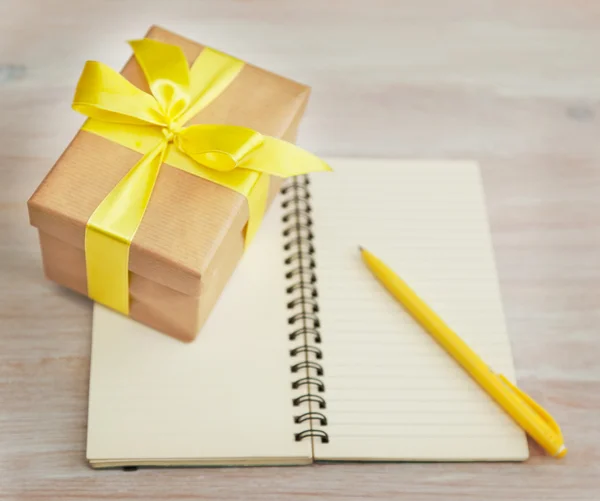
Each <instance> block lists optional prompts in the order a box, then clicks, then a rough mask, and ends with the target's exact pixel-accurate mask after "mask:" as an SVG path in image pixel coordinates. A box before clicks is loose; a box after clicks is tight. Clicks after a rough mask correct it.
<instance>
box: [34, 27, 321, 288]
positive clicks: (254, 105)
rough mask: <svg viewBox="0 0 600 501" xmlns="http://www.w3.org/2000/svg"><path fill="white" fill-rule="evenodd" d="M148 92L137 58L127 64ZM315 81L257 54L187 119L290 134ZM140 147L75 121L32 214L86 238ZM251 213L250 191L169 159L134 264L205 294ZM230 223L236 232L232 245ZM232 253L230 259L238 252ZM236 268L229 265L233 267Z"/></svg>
mask: <svg viewBox="0 0 600 501" xmlns="http://www.w3.org/2000/svg"><path fill="white" fill-rule="evenodd" d="M146 38H151V39H155V40H159V41H162V42H166V43H170V44H174V45H178V46H180V47H181V48H182V50H183V52H184V54H185V56H186V58H187V60H188V62H189V63H190V64H191V63H192V62H193V61H194V60H195V58H196V57H197V56H198V54H200V52H201V51H202V49H203V46H202V45H200V44H197V43H195V42H192V41H190V40H187V39H185V38H182V37H180V36H178V35H175V34H173V33H170V32H168V31H166V30H164V29H162V28H159V27H152V28H151V29H150V30H149V31H148V33H147V35H146ZM121 73H122V74H123V75H124V76H125V77H126V78H127V79H128V80H129V81H130V82H132V83H133V84H134V85H136V86H137V87H139V88H141V89H142V90H145V91H146V92H149V89H148V86H147V83H146V80H145V78H144V76H143V73H142V70H141V68H140V67H139V65H138V63H137V61H136V60H135V58H133V57H132V58H130V60H129V61H128V62H127V64H126V65H125V67H124V69H123V71H122V72H121ZM309 91H310V89H309V87H307V86H305V85H302V84H299V83H296V82H293V81H291V80H288V79H286V78H283V77H281V76H278V75H275V74H273V73H270V72H268V71H265V70H262V69H259V68H257V67H255V66H253V65H251V64H245V65H244V67H243V69H242V71H241V72H240V74H239V75H238V76H237V78H236V79H235V80H234V81H233V82H232V83H231V84H230V85H229V87H227V89H225V91H224V92H223V93H222V94H221V95H220V96H219V97H218V98H217V99H215V100H214V101H213V102H212V103H211V104H210V105H208V106H207V107H206V108H205V109H203V110H202V111H201V112H200V113H199V114H198V115H196V116H195V117H194V118H193V119H192V120H190V122H188V124H199V123H211V124H229V125H239V126H245V127H250V128H252V129H255V130H257V131H259V132H261V133H262V134H264V135H269V136H274V137H280V138H284V139H287V140H294V139H295V137H293V136H294V134H295V129H296V126H297V124H298V122H299V120H300V118H301V116H302V114H303V112H304V108H305V105H306V102H307V100H308V94H309ZM141 157H142V155H141V154H139V153H137V152H135V151H132V150H130V149H128V148H126V147H124V146H121V145H119V144H117V143H113V142H111V141H109V140H108V139H105V138H103V137H100V136H97V135H95V134H93V133H90V132H87V131H79V132H78V133H77V135H76V136H75V138H74V139H73V140H72V142H71V144H70V145H69V146H68V147H67V149H66V150H65V152H64V153H63V155H62V156H61V157H60V158H59V159H58V161H57V162H56V164H55V165H54V167H53V168H52V170H51V171H50V173H49V174H48V175H47V176H46V178H45V179H44V180H43V182H42V183H41V185H40V186H39V188H38V189H37V190H36V192H35V193H34V194H33V195H32V197H31V198H30V200H29V202H28V207H29V216H30V222H31V224H32V225H33V226H36V227H37V228H38V229H40V230H41V231H44V232H46V233H48V234H51V235H53V236H54V237H56V238H58V239H60V240H62V241H64V242H66V243H68V244H70V245H73V246H75V247H77V248H80V249H83V248H84V241H85V226H86V223H87V221H88V219H89V218H90V216H91V214H92V213H93V211H94V210H95V209H96V207H97V206H98V205H99V204H100V202H101V201H102V200H103V199H104V197H105V196H106V195H107V194H108V193H109V192H110V191H111V190H112V188H114V186H115V185H116V184H117V183H118V181H119V180H120V179H121V178H122V177H123V176H124V175H125V174H126V173H127V172H128V171H129V170H130V169H131V167H133V166H134V165H135V164H136V163H137V162H138V161H139V160H140V158H141ZM247 221H248V204H247V201H246V199H245V197H244V196H243V195H241V194H239V193H237V192H235V191H233V190H230V189H228V188H226V187H223V186H220V185H217V184H215V183H212V182H211V181H207V180H205V179H202V178H200V177H197V176H193V175H191V174H189V173H187V172H184V171H181V170H179V169H177V168H175V167H171V166H169V165H166V164H163V165H162V167H161V170H160V173H159V176H158V179H157V182H156V185H155V188H154V191H153V193H152V197H151V200H150V203H149V205H148V208H147V210H146V213H145V215H144V218H143V220H142V223H141V225H140V227H139V229H138V231H137V233H136V234H135V237H134V239H133V242H132V244H131V250H130V259H129V270H130V272H132V273H135V274H137V275H140V276H143V277H145V278H148V279H150V280H152V281H155V282H158V283H160V284H162V285H165V286H167V287H170V288H172V289H175V290H177V291H180V292H182V293H184V294H188V295H195V296H199V295H200V294H201V289H202V287H203V284H206V282H207V279H208V278H209V277H208V276H207V274H208V275H210V274H212V273H218V266H215V260H216V257H217V256H219V255H220V254H222V253H227V254H229V255H228V256H220V257H219V259H218V261H221V260H222V261H223V262H226V263H231V262H236V261H237V259H236V256H231V253H234V254H236V255H238V256H237V258H239V257H241V255H242V252H243V245H244V240H243V230H244V227H245V225H246V223H247ZM229 232H236V233H237V234H239V239H234V240H235V241H236V244H235V245H232V244H231V240H232V239H229V240H228V245H227V248H223V249H221V248H220V247H221V245H222V243H223V242H224V240H225V237H226V236H227V235H228V234H229ZM232 258H233V259H232ZM227 271H228V272H230V271H231V270H227Z"/></svg>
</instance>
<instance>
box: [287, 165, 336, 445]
mask: <svg viewBox="0 0 600 501" xmlns="http://www.w3.org/2000/svg"><path fill="white" fill-rule="evenodd" d="M281 193H282V195H283V202H282V204H281V206H282V207H283V209H284V215H283V217H282V221H283V223H284V229H283V236H284V238H285V244H284V250H285V251H286V253H287V257H286V258H285V265H286V267H287V269H286V275H285V278H286V279H287V280H288V283H289V285H288V287H287V289H286V293H287V294H288V296H289V298H288V303H287V307H288V309H289V310H290V313H289V317H288V323H289V324H290V326H293V330H292V331H291V332H290V334H289V339H290V341H291V342H292V343H294V345H293V347H292V348H291V349H290V357H292V358H293V359H294V363H293V364H292V366H291V367H290V370H291V372H292V373H293V374H297V375H298V378H297V379H294V380H293V381H292V388H293V389H294V390H302V391H303V392H302V393H301V394H300V395H298V396H297V397H295V398H294V399H293V405H294V407H298V408H299V409H301V410H303V411H304V412H302V413H300V414H297V415H295V416H294V417H293V418H294V422H295V423H296V424H300V423H307V424H308V425H309V426H310V427H309V428H307V429H304V430H301V431H299V432H298V433H296V434H295V439H296V441H301V440H304V439H305V438H311V439H312V438H313V437H318V438H320V439H321V442H323V443H327V442H329V435H328V434H327V432H326V431H325V430H322V429H320V428H321V427H325V426H327V417H326V416H325V415H324V414H323V413H322V412H321V411H322V410H323V409H326V407H327V403H326V401H325V397H324V396H323V393H325V383H324V381H323V379H322V376H323V375H324V373H325V370H324V368H323V365H322V364H321V363H320V362H319V361H320V360H322V358H323V352H322V350H321V348H319V346H318V345H319V344H320V343H321V333H320V331H319V329H320V326H321V324H320V321H319V317H318V312H319V305H318V300H317V298H318V294H317V287H316V283H317V276H316V274H315V268H316V266H317V265H316V261H315V246H314V244H313V239H314V234H313V230H312V226H313V222H312V218H311V212H312V210H311V207H310V191H309V180H308V177H307V176H298V177H295V178H293V179H292V180H290V181H289V182H288V183H287V184H286V185H285V186H284V187H283V189H282V190H281ZM316 427H318V428H316Z"/></svg>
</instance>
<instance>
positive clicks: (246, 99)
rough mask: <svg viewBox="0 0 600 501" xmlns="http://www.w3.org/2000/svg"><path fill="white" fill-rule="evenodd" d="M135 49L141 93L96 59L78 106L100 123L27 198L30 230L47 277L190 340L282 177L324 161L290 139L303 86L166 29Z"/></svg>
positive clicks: (81, 135)
mask: <svg viewBox="0 0 600 501" xmlns="http://www.w3.org/2000/svg"><path fill="white" fill-rule="evenodd" d="M174 46H175V47H179V48H180V49H181V51H182V52H183V55H184V56H185V64H187V65H188V70H189V82H188V80H187V77H186V76H185V72H187V71H188V70H186V69H184V68H182V67H181V64H182V63H181V61H179V59H181V58H179V59H178V53H179V52H181V51H179V49H176V50H175V49H174ZM132 47H133V48H134V53H135V57H134V56H132V57H131V59H130V60H129V61H128V62H127V64H126V65H125V67H124V68H123V70H122V72H121V75H122V76H123V77H125V79H126V80H127V81H128V82H130V83H131V84H133V86H135V88H134V87H133V86H131V85H130V84H128V83H127V82H124V81H123V82H122V81H121V80H123V79H120V77H119V78H117V77H118V74H117V73H116V72H114V74H113V73H111V71H109V69H108V68H107V67H104V66H103V65H101V64H100V63H90V64H88V65H86V67H85V69H84V73H83V74H82V78H81V80H80V82H79V85H78V88H77V91H76V96H75V101H74V108H75V109H76V110H78V111H81V112H83V113H84V114H86V115H87V116H89V117H91V118H90V119H89V120H88V121H87V122H86V124H85V125H84V127H83V128H82V130H80V131H79V132H78V133H77V134H76V136H75V138H74V139H73V140H72V142H71V143H70V145H69V146H68V147H67V149H66V150H65V151H64V153H63V155H62V156H61V157H60V159H59V160H58V161H57V162H56V164H55V165H54V167H53V168H52V169H51V171H50V173H49V174H48V175H47V176H46V178H45V179H44V180H43V181H42V183H41V185H40V186H39V187H38V189H37V190H36V192H35V193H34V194H33V195H32V197H31V199H30V200H29V202H28V208H29V216H30V222H31V224H32V225H33V226H34V227H36V228H37V229H38V231H39V238H40V246H41V250H42V258H43V266H44V272H45V274H46V276H47V277H48V278H49V279H51V280H53V281H55V282H57V283H58V284H61V285H63V286H65V287H68V288H69V289H73V290H75V291H77V292H79V293H81V294H85V295H88V296H89V297H91V298H92V299H94V300H96V301H98V302H101V303H104V304H106V305H107V306H109V307H111V308H113V309H117V310H119V311H121V312H122V313H124V314H126V315H129V316H130V317H131V318H133V319H135V320H137V321H139V322H141V323H144V324H146V325H149V326H150V327H153V328H154V329H157V330H159V331H161V332H163V333H166V334H168V335H171V336H173V337H176V338H178V339H180V340H183V341H190V340H193V339H194V338H195V337H196V335H197V333H198V332H199V331H200V329H201V326H202V324H203V323H204V322H205V320H206V319H207V317H208V316H209V314H210V311H211V310H212V308H213V306H214V305H215V303H216V301H217V299H218V297H219V295H220V293H221V292H222V290H223V288H224V286H225V285H226V283H227V281H228V279H229V277H230V276H231V274H232V272H233V271H234V269H235V267H236V265H237V263H238V261H239V260H240V258H241V257H242V255H243V252H244V249H245V247H246V246H247V245H248V244H249V239H250V235H249V232H251V233H252V234H254V233H255V231H256V228H257V227H258V225H259V224H260V219H261V218H262V214H264V211H266V210H267V209H268V207H269V205H270V204H271V202H272V201H273V198H274V196H275V194H276V193H277V192H278V190H279V188H280V185H281V181H282V177H281V176H280V174H281V173H279V172H278V171H277V169H279V168H281V167H280V166H282V165H285V166H287V165H291V166H292V167H291V169H290V170H289V171H286V172H284V174H285V175H288V174H289V175H297V174H298V173H300V171H301V170H302V166H301V165H303V164H305V165H309V164H311V163H312V170H326V168H327V167H326V166H325V165H324V164H321V165H320V166H319V162H318V161H316V160H315V159H316V157H314V158H313V157H310V156H306V155H309V154H308V153H307V152H301V151H300V150H295V149H294V148H296V147H295V146H293V145H291V143H293V142H294V141H295V138H296V132H297V128H298V124H299V122H300V120H301V118H302V115H303V113H304V109H305V106H306V103H307V99H308V96H309V88H308V87H307V86H305V85H302V84H299V83H296V82H294V81H291V80H289V79H286V78H283V77H281V76H278V75H275V74H273V73H270V72H268V71H265V70H262V69H259V68H257V67H255V66H253V65H251V64H248V63H243V62H240V61H239V60H236V59H235V58H232V57H231V56H227V55H225V54H223V53H219V52H217V51H214V50H211V49H207V48H204V47H203V46H202V45H200V44H198V43H195V42H192V41H190V40H187V39H185V38H182V37H180V36H178V35H175V34H173V33H171V32H168V31H166V30H164V29H161V28H158V27H153V28H151V29H150V30H149V31H148V33H147V34H146V36H145V39H144V40H143V41H142V43H140V42H139V41H138V42H136V43H132ZM174 50H175V52H173V51H174ZM177 51H179V52H177ZM175 56H177V57H175ZM163 73H164V74H163ZM165 74H167V75H169V78H165V77H164V75H165ZM182 75H183V76H182ZM194 78H195V79H196V81H194ZM198 79H200V80H201V82H200V83H198V82H197V80H198ZM165 81H167V84H165ZM181 89H183V91H181ZM198 89H200V90H198ZM140 90H141V91H144V95H139V94H140ZM180 91H181V92H180ZM178 93H179V94H178ZM151 94H154V96H155V97H156V99H157V101H158V103H159V104H158V105H156V103H155V101H150V100H149V99H150V97H148V96H151ZM183 94H185V96H186V97H185V98H181V95H183ZM187 96H191V97H190V98H188V97H187ZM136 99H137V100H138V101H139V106H137V108H135V110H134V111H130V108H131V106H132V104H131V103H133V102H134V100H136ZM198 100H200V101H201V100H204V101H203V103H204V104H202V103H200V105H199V103H198ZM138 101H136V102H138ZM192 106H196V108H197V109H198V111H197V112H194V113H191V114H190V113H189V112H190V109H189V108H190V107H192ZM184 108H185V109H184ZM186 110H187V111H186ZM192 111H193V110H192ZM186 113H188V118H189V119H188V118H186V119H185V120H184V121H183V122H182V120H183V119H184V118H185V117H186ZM159 115H160V116H159ZM163 115H164V116H163ZM165 116H167V118H164V117H165ZM168 117H172V118H173V120H171V118H168ZM177 120H179V123H176V122H177ZM198 124H211V125H210V126H203V127H204V128H201V127H200V126H198V127H196V128H194V127H195V126H196V125H198ZM189 126H194V127H189ZM210 127H212V128H210ZM196 129H198V130H196ZM163 136H164V137H163ZM276 138H280V139H283V140H285V142H284V141H278V140H277V139H276ZM205 143H206V144H205ZM277 148H283V149H280V150H278V149H277ZM261 155H262V156H261ZM294 155H296V156H294ZM302 155H305V156H304V157H303V156H302ZM288 160H289V161H288ZM294 165H295V166H296V168H294ZM144 169H145V171H144V172H146V173H144V174H143V176H145V177H143V176H142V174H139V173H140V172H142V170H144ZM253 169H257V170H256V171H254V170H253ZM308 170H311V167H308ZM148 172H150V174H148ZM285 175H284V176H283V177H285ZM136 176H142V177H143V179H141V180H140V179H137V178H136ZM236 176H237V177H236ZM124 183H125V184H124ZM144 183H146V185H147V186H146V185H145V184H144ZM150 185H151V186H150ZM140 194H143V195H140ZM144 197H145V198H144ZM142 198H144V200H141V199H142ZM119 205H121V207H120V208H119ZM115 211H116V212H115ZM119 211H120V212H119ZM115 214H117V215H116V216H115ZM136 217H137V219H138V220H139V221H137V222H133V221H132V222H131V225H133V226H131V225H130V226H131V228H134V227H135V228H134V229H132V230H131V229H130V230H126V231H125V230H123V232H124V233H127V232H128V231H129V234H130V237H126V236H122V234H121V229H120V225H121V221H122V220H124V221H127V219H128V218H130V219H131V218H134V219H135V218H136ZM99 221H102V223H100V222H99ZM115 221H116V222H115ZM128 224H129V223H128ZM103 225H104V226H110V227H112V228H113V229H112V230H111V231H105V230H104V227H103ZM111 225H112V226H111ZM115 228H116V229H115ZM111 232H112V233H111ZM128 240H129V241H128ZM124 289H125V292H124V291H123V290H124ZM123 294H125V295H126V299H125V300H124V299H123V297H122V296H123ZM119 296H121V299H120V300H119V299H118V297H119ZM113 303H114V304H113Z"/></svg>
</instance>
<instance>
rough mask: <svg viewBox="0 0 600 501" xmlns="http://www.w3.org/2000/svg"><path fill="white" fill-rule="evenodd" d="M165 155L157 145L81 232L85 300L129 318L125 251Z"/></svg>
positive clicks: (148, 199)
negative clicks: (90, 300) (83, 255)
mask: <svg viewBox="0 0 600 501" xmlns="http://www.w3.org/2000/svg"><path fill="white" fill-rule="evenodd" d="M166 151H167V143H166V142H160V143H159V144H157V145H156V146H155V147H154V148H153V149H152V150H151V151H149V152H148V153H147V154H146V155H144V156H143V157H142V159H141V160H140V161H139V162H138V163H137V164H136V165H135V166H134V167H133V168H132V169H131V170H130V171H129V172H128V173H127V174H126V175H125V176H124V177H123V179H121V181H119V183H118V184H117V186H115V188H114V189H113V190H112V191H111V192H110V193H109V194H108V195H107V196H106V198H104V200H103V201H102V202H101V203H100V205H99V206H98V207H97V208H96V210H95V211H94V213H93V214H92V216H91V217H90V219H89V221H88V223H87V226H86V231H85V256H86V271H87V280H88V283H87V287H88V296H89V297H90V298H91V299H93V300H94V301H96V302H98V303H101V304H103V305H105V306H108V307H109V308H112V309H114V310H117V311H119V312H121V313H123V314H125V315H128V314H129V248H130V246H131V242H132V241H133V237H134V235H135V232H136V231H137V229H138V227H139V225H140V223H141V221H142V218H143V217H144V212H145V211H146V207H147V206H148V202H149V201H150V196H151V195H152V191H153V189H154V184H155V182H156V178H157V176H158V172H159V170H160V166H161V164H162V162H163V160H164V157H165V154H166Z"/></svg>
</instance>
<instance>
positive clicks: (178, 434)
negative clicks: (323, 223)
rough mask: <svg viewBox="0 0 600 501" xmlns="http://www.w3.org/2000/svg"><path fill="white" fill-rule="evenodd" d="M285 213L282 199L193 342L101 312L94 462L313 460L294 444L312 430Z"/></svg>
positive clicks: (95, 345)
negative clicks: (298, 388) (292, 348)
mask: <svg viewBox="0 0 600 501" xmlns="http://www.w3.org/2000/svg"><path fill="white" fill-rule="evenodd" d="M280 210H281V209H280V207H279V203H278V201H276V202H275V203H274V204H273V207H272V209H271V210H270V211H269V214H268V215H267V216H266V218H265V221H264V223H263V226H262V227H261V229H260V231H259V233H258V235H257V237H256V239H255V241H254V243H253V245H252V246H251V248H250V249H249V251H248V252H247V254H246V255H245V256H244V258H243V259H242V262H241V263H240V265H239V267H238V268H237V270H236V272H235V273H234V277H233V278H232V280H231V281H230V282H229V284H228V285H227V287H226V288H225V291H224V293H223V295H222V296H221V298H220V300H219V302H218V304H217V306H216V307H215V309H214V310H213V312H212V314H211V317H210V318H209V320H208V322H207V323H206V325H205V326H204V328H203V330H202V332H201V333H200V335H199V336H198V338H197V339H196V340H195V341H194V342H193V343H189V344H187V343H182V342H180V341H177V340H175V339H172V338H170V337H168V336H165V335H164V334H159V333H158V332H155V331H153V330H152V329H150V328H148V327H145V326H143V325H142V324H139V323H137V322H134V321H132V320H130V319H128V318H126V317H124V316H121V315H119V314H118V313H114V312H112V311H110V310H108V309H106V308H103V307H101V306H98V305H96V306H95V307H94V328H93V341H92V367H91V384H90V399H89V420H88V445H87V454H88V459H89V460H90V462H92V464H94V465H96V466H103V465H104V466H110V465H111V464H112V465H116V464H127V463H132V464H147V463H151V464H161V463H164V464H302V463H309V462H311V461H312V449H311V444H310V441H307V440H305V441H303V442H296V441H295V440H294V434H295V433H297V432H298V431H299V430H298V429H297V428H298V427H299V426H300V427H305V426H302V425H296V424H294V422H293V419H292V416H293V414H294V410H295V409H294V407H293V405H292V398H293V395H292V390H291V389H290V382H291V378H292V376H293V375H292V374H290V357H289V340H288V339H287V333H288V332H289V325H288V324H287V309H286V299H287V298H286V295H285V288H286V281H285V276H284V275H285V271H284V266H283V259H284V254H283V249H282V243H281V238H282V237H281V212H280ZM257 291H260V295H258V296H257Z"/></svg>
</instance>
